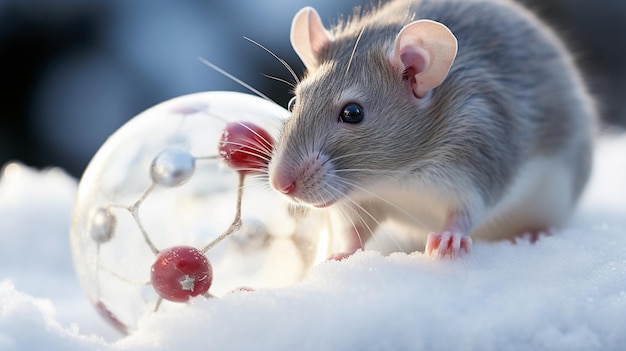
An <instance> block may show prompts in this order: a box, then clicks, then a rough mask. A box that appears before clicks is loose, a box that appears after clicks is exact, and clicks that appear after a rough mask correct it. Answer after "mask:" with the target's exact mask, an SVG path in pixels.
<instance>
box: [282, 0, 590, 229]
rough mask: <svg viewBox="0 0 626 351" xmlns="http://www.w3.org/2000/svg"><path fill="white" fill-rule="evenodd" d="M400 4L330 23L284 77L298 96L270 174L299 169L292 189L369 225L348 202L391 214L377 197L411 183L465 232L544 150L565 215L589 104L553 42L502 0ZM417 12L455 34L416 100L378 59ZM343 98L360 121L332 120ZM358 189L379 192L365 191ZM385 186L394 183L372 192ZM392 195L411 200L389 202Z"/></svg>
mask: <svg viewBox="0 0 626 351" xmlns="http://www.w3.org/2000/svg"><path fill="white" fill-rule="evenodd" d="M409 3H410V2H409V1H407V0H399V1H392V2H390V3H388V4H385V5H383V6H382V7H380V8H374V9H373V10H372V11H369V12H366V13H364V14H363V15H355V16H354V17H353V18H351V19H349V20H348V21H345V22H343V23H340V24H338V25H337V26H335V27H334V28H332V29H331V30H330V31H331V33H332V35H333V36H334V41H332V42H331V43H330V45H328V46H327V47H325V48H323V50H322V52H321V55H320V57H319V62H320V65H319V66H318V67H317V68H315V69H313V70H311V71H309V72H307V74H306V76H305V77H304V79H303V80H302V82H301V84H299V85H298V86H297V87H296V91H295V92H296V96H297V103H296V105H295V109H294V111H293V116H292V117H291V118H290V119H289V120H288V121H287V122H286V123H285V126H284V130H283V133H282V137H281V138H280V140H279V142H278V145H277V150H278V151H277V155H276V157H275V158H274V160H273V161H272V164H271V166H270V177H272V176H275V174H273V173H276V172H300V174H298V175H297V176H298V177H304V178H307V179H304V180H303V181H302V184H303V185H302V186H301V189H299V192H298V193H297V194H296V195H295V199H296V200H298V201H300V202H303V203H312V204H321V203H324V202H328V201H331V202H334V201H339V202H338V203H337V205H339V206H344V208H345V207H347V208H351V209H350V211H349V212H346V213H352V212H354V213H355V217H357V218H354V219H351V220H350V221H355V220H364V221H365V222H367V223H366V226H368V227H370V228H372V227H375V226H376V223H375V222H377V221H373V220H370V219H368V218H367V217H368V216H369V215H368V214H367V213H365V214H363V213H360V214H356V213H357V212H361V210H363V212H369V214H371V215H373V216H375V217H378V218H377V220H382V219H384V217H386V216H387V215H389V214H390V212H393V211H391V210H389V206H388V204H386V202H393V203H394V205H393V206H392V207H398V206H399V207H402V206H404V205H403V204H405V203H411V202H412V201H414V202H419V201H424V199H421V198H420V194H415V191H413V189H418V190H419V189H421V190H423V191H424V194H425V199H433V198H437V197H439V196H440V197H441V198H442V199H444V200H443V201H444V202H445V203H449V204H450V205H449V206H448V207H452V209H451V210H452V211H453V210H454V208H457V209H461V211H460V212H461V214H463V215H466V216H467V217H468V218H467V219H466V220H464V224H463V225H462V228H459V229H460V230H461V231H464V230H467V231H471V230H473V229H474V228H475V227H476V225H478V224H480V222H481V221H483V220H485V219H486V218H488V217H489V214H490V213H491V212H493V211H492V210H493V209H494V208H497V207H498V205H499V204H500V203H501V202H502V200H503V199H505V198H506V197H507V195H508V193H509V192H510V190H511V189H510V188H511V186H512V185H513V183H514V182H516V181H519V179H517V177H518V176H519V174H520V172H521V170H522V168H523V167H524V165H525V164H527V163H528V162H529V161H530V160H533V159H536V158H542V159H547V160H559V162H562V164H563V167H564V169H565V170H566V171H565V173H566V174H568V177H570V180H571V188H570V189H569V193H570V195H571V196H569V199H565V200H564V201H565V202H566V203H565V204H563V206H564V209H563V211H560V212H559V211H558V212H559V213H561V212H565V213H566V212H569V211H570V210H571V208H572V207H573V204H574V203H575V202H576V200H577V199H578V197H579V196H580V193H581V191H582V190H583V188H584V185H585V183H586V182H587V179H588V176H589V173H590V164H591V145H592V134H593V129H594V128H593V125H594V120H595V107H594V105H593V103H592V100H591V98H590V96H589V94H588V92H587V91H586V88H585V86H584V84H583V80H582V78H581V75H580V74H579V72H578V70H577V69H576V67H575V65H574V63H573V59H572V57H571V55H570V54H569V53H568V52H567V50H566V49H565V47H564V45H563V44H562V43H561V42H560V41H559V40H558V38H557V37H556V35H555V34H554V33H553V32H552V31H551V30H550V29H549V28H548V27H546V26H545V25H544V24H542V23H541V22H540V21H539V20H538V19H537V18H536V17H534V16H533V15H532V14H531V13H529V12H528V11H527V10H525V9H523V8H522V7H520V6H519V5H517V4H515V3H513V2H511V1H505V0H501V1H498V0H423V1H413V2H412V3H411V5H409ZM417 19H431V20H434V21H438V22H441V23H443V24H444V25H446V26H447V27H448V28H449V29H450V30H451V31H452V33H454V35H455V36H456V38H457V40H458V54H457V57H456V60H455V62H454V64H453V65H452V67H451V69H450V72H449V74H448V76H447V78H446V79H445V80H444V81H443V83H442V84H441V85H440V86H438V87H437V88H435V89H434V90H433V91H432V96H431V97H430V99H429V101H428V102H427V103H425V104H424V105H423V106H419V105H418V104H416V102H415V99H414V98H413V96H412V95H411V92H410V90H409V89H408V88H407V86H406V82H405V81H403V79H402V73H401V72H398V71H397V70H394V69H393V68H392V66H391V65H390V63H389V54H390V52H391V51H392V50H393V44H394V39H395V37H396V35H397V34H398V32H399V31H400V29H401V28H402V27H403V26H404V25H406V24H408V23H409V22H411V21H413V20H417ZM361 31H363V33H362V36H361V38H360V41H359V43H358V46H357V48H356V52H355V55H354V57H352V51H353V49H354V46H355V42H356V40H357V37H358V36H359V33H360V32H361ZM350 61H351V62H350ZM349 62H350V67H349V71H348V72H347V74H346V70H347V67H348V63H349ZM341 96H348V100H340V97H341ZM352 100H355V101H356V102H358V103H359V104H361V105H362V106H363V110H364V111H365V118H364V120H363V122H361V123H360V124H354V125H351V124H342V123H339V122H338V121H337V118H338V115H339V111H340V109H341V108H342V106H343V105H345V103H347V102H350V101H352ZM318 156H319V157H320V158H318ZM303 164H305V166H303ZM307 164H308V166H306V165H307ZM307 167H309V168H307ZM316 167H317V168H316ZM312 169H317V170H312ZM346 169H347V170H355V171H344V170H346ZM546 174H547V175H548V176H550V173H549V172H547V173H546ZM557 174H559V172H555V175H554V176H555V177H556V176H558V175H557ZM556 182H557V183H558V180H557V181H556ZM414 184H419V185H417V186H415V185H414ZM546 184H547V183H546ZM353 185H356V187H355V186H353ZM569 186H570V185H568V187H569ZM363 188H366V189H369V191H372V192H376V189H381V190H380V191H379V192H378V193H377V194H379V195H378V196H369V195H371V194H370V192H369V191H364V190H362V189H363ZM394 189H395V190H394ZM407 189H408V190H407ZM421 190H420V191H421ZM394 191H397V194H395V193H394ZM418 192H419V191H418ZM386 193H389V194H391V193H394V194H393V195H389V196H388V197H386V199H387V200H385V201H382V202H381V201H379V199H378V198H379V197H381V196H382V197H385V194H386ZM426 194H428V196H426ZM541 195H542V194H541V191H538V192H537V194H534V195H533V196H538V197H537V198H536V199H534V201H536V202H537V203H539V204H540V203H542V202H543V201H548V202H550V201H551V199H543V198H541ZM546 195H547V196H551V194H546ZM346 196H347V197H349V199H347V198H346ZM402 196H405V197H413V196H417V197H416V198H414V199H411V198H410V199H402V201H396V199H399V198H401V197H402ZM353 201H354V202H353ZM512 201H513V202H515V199H513V200H512ZM356 203H358V205H356ZM525 206H532V204H529V203H525ZM359 207H362V208H360V209H359ZM426 207H428V206H426ZM514 208H516V207H515V206H511V207H510V209H514ZM358 217H360V218H358ZM559 217H563V216H562V215H559ZM492 219H493V218H492ZM563 219H564V218H548V219H541V220H537V221H536V223H532V220H531V221H528V218H525V219H524V220H525V221H527V222H528V223H527V225H528V227H527V228H517V227H516V228H502V223H500V224H499V226H498V228H502V230H503V232H506V234H495V233H487V234H486V235H484V236H485V237H491V238H495V237H502V236H503V235H504V236H509V235H512V234H519V233H511V232H515V231H518V230H534V229H541V228H537V227H539V226H551V225H558V224H559V223H550V222H559V221H562V220H563ZM440 222H441V221H440ZM430 229H431V230H433V229H434V230H438V228H430ZM488 230H493V229H488ZM488 230H487V231H488ZM361 234H366V235H367V233H361ZM465 234H467V233H465Z"/></svg>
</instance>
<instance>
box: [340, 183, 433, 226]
mask: <svg viewBox="0 0 626 351" xmlns="http://www.w3.org/2000/svg"><path fill="white" fill-rule="evenodd" d="M329 176H330V177H333V178H335V180H336V181H337V182H339V183H342V184H345V185H347V186H351V187H353V188H355V189H358V190H361V191H363V192H365V193H367V194H368V195H371V196H373V197H375V198H377V199H378V200H380V201H382V202H384V203H385V204H387V205H389V206H391V207H393V208H394V209H396V210H398V211H399V212H400V213H402V214H403V215H405V216H407V217H408V218H410V219H411V220H412V221H414V222H415V223H417V224H418V225H420V226H422V227H423V228H425V229H427V230H430V231H433V228H430V226H428V225H426V224H425V223H424V222H422V221H421V220H420V219H419V218H417V217H415V216H414V215H412V214H411V213H409V212H408V211H407V210H405V209H404V208H402V207H400V206H398V205H396V204H394V203H393V202H391V201H389V200H387V199H386V198H384V197H382V196H380V195H378V194H376V193H374V192H372V191H370V190H368V189H367V188H366V187H363V186H360V185H358V184H356V183H354V182H350V181H348V180H345V179H343V178H342V177H339V176H336V175H331V174H329Z"/></svg>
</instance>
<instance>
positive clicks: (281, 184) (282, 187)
mask: <svg viewBox="0 0 626 351" xmlns="http://www.w3.org/2000/svg"><path fill="white" fill-rule="evenodd" d="M273 186H274V189H276V190H278V191H280V192H281V193H283V194H285V195H289V194H291V193H292V192H293V191H294V190H295V189H296V181H295V180H289V179H274V182H273Z"/></svg>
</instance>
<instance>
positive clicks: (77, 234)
mask: <svg viewBox="0 0 626 351" xmlns="http://www.w3.org/2000/svg"><path fill="white" fill-rule="evenodd" d="M287 115H288V112H287V111H286V110H285V109H283V108H282V107H280V106H278V105H276V104H273V103H271V102H268V101H266V100H263V99H261V98H259V97H256V96H253V95H249V94H243V93H236V92H204V93H196V94H191V95H185V96H181V97H178V98H175V99H172V100H169V101H166V102H163V103H161V104H159V105H156V106H154V107H152V108H150V109H148V110H146V111H145V112H143V113H141V114H139V115H137V116H136V117H134V118H132V119H131V120H130V121H128V122H127V123H126V124H125V125H124V126H122V127H121V128H120V129H119V130H118V131H116V132H115V133H114V134H113V135H112V136H111V137H110V138H109V139H108V140H107V141H106V142H105V143H104V144H103V145H102V147H101V148H100V150H98V152H97V153H96V155H95V156H94V157H93V159H92V160H91V162H90V164H89V166H88V167H87V169H86V171H85V173H84V175H83V177H82V178H81V180H80V183H79V187H78V193H77V198H76V202H75V207H74V212H73V217H72V226H71V245H72V254H73V259H74V265H75V268H76V272H77V274H78V277H79V280H80V282H81V285H82V286H83V288H84V290H85V291H86V293H87V295H88V297H89V298H90V299H91V301H92V302H93V304H94V306H95V307H96V309H97V310H98V311H99V312H100V314H101V315H102V316H103V318H105V319H106V320H107V321H108V322H109V323H110V324H111V325H113V326H114V327H116V328H117V329H118V330H120V331H122V332H124V333H127V332H130V331H132V330H133V329H134V328H135V327H136V323H137V320H138V319H139V318H140V317H141V316H142V315H145V314H146V313H155V312H156V313H158V311H159V310H163V309H174V308H181V306H185V304H181V303H180V302H185V301H186V300H187V297H188V298H189V299H192V298H212V297H219V296H223V295H224V294H227V293H229V292H231V291H238V290H251V289H261V288H274V287H282V286H287V285H290V284H293V283H295V282H297V281H298V280H300V279H301V278H302V277H303V276H304V275H305V274H306V273H307V272H308V270H309V268H310V267H311V266H312V265H313V264H315V263H316V262H319V261H321V260H323V259H324V258H325V255H326V254H327V250H326V247H325V245H324V244H323V243H324V238H325V237H326V236H327V234H326V228H324V226H323V223H324V220H323V219H322V218H319V216H320V215H318V214H315V213H303V212H302V211H300V210H295V209H294V208H293V207H292V205H290V204H289V203H288V202H287V201H286V200H285V199H283V198H282V197H281V196H279V195H278V194H276V193H275V192H273V191H272V190H271V189H270V188H269V185H268V182H267V181H268V174H267V162H269V159H270V157H271V147H272V145H271V143H272V140H275V138H276V137H277V136H278V131H279V128H280V125H281V124H282V122H283V120H284V119H285V118H286V117H287ZM229 133H231V134H232V133H235V134H236V133H244V134H245V133H248V134H245V135H249V136H251V137H249V138H248V137H246V138H244V139H237V138H236V137H237V135H234V136H233V135H229ZM229 137H230V139H228V138H229ZM233 140H234V141H233ZM242 140H243V141H242ZM225 150H226V151H225ZM233 150H234V151H233ZM225 152H226V154H225ZM237 152H238V154H235V153H237ZM233 155H234V156H233ZM231 156H233V157H234V160H235V161H233V160H232V159H230V160H229V157H231ZM231 158H232V157H231ZM185 255H186V256H185ZM200 256H202V257H200ZM185 257H192V258H194V259H196V261H198V262H199V265H200V266H198V268H197V270H198V272H202V274H199V275H194V274H193V272H192V273H189V272H187V271H185V269H187V268H184V266H185V265H187V266H189V265H190V263H189V262H188V260H189V259H186V258H185ZM177 260H180V262H181V263H180V264H178V261H177ZM185 260H187V261H185ZM205 260H206V263H205V262H204V261H205ZM172 264H174V265H172ZM176 264H178V265H176ZM168 265H170V266H168ZM162 267H163V268H162ZM172 267H173V268H172ZM155 272H156V273H155ZM162 272H165V273H164V274H165V276H164V275H163V274H161V275H160V276H159V275H158V273H162ZM194 272H195V271H194ZM167 274H170V275H171V274H173V278H172V277H170V276H167ZM155 275H157V278H155ZM170 278H171V279H174V283H173V285H167V284H169V283H167V282H168V281H167V279H170ZM208 278H210V280H207V279H208ZM155 282H156V283H155ZM164 282H165V283H164ZM163 284H165V285H163ZM172 289H174V290H176V291H172ZM168 293H171V294H169V295H168ZM181 294H182V295H181ZM181 296H182V297H181ZM170 297H172V298H170ZM183 308H184V307H183Z"/></svg>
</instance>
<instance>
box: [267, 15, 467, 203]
mask: <svg viewBox="0 0 626 351" xmlns="http://www.w3.org/2000/svg"><path fill="white" fill-rule="evenodd" d="M352 32H354V33H351V31H350V30H348V29H347V28H346V30H344V31H342V32H341V33H337V35H333V34H331V33H330V32H329V31H327V30H326V29H325V28H324V26H323V24H322V22H321V20H320V17H319V15H318V14H317V12H315V10H313V9H312V8H305V9H303V10H301V11H300V12H298V14H296V16H295V18H294V20H293V23H292V28H291V42H292V45H293V47H294V49H295V51H296V53H297V54H298V55H299V57H300V58H301V59H302V61H303V62H304V64H305V66H306V68H307V71H308V74H307V76H306V77H305V78H304V79H303V80H302V81H301V82H300V83H299V84H298V86H297V87H296V90H295V97H294V98H293V99H292V100H291V101H290V103H289V110H290V111H291V112H292V116H291V117H290V118H289V119H288V120H287V121H286V122H285V125H284V129H283V131H282V135H281V138H280V139H279V141H278V143H277V147H276V154H275V156H274V157H273V159H272V161H271V163H270V184H271V186H272V187H273V188H274V189H276V190H278V191H280V192H282V193H284V194H286V195H288V196H289V197H290V198H292V199H293V200H295V201H297V202H300V203H303V204H307V205H311V206H314V207H325V206H328V205H330V204H333V203H335V202H336V201H338V200H341V199H342V198H344V197H345V196H346V195H349V194H350V193H351V192H353V191H356V190H359V189H361V190H362V189H363V187H364V186H367V185H369V184H371V183H375V182H377V181H380V180H382V179H384V178H388V177H393V176H396V175H399V174H400V172H401V171H402V170H406V169H409V168H410V167H411V165H413V164H415V160H416V158H418V157H419V151H416V150H418V146H419V145H417V144H420V143H421V140H423V141H424V143H427V142H426V141H427V138H426V134H427V133H428V132H429V131H428V129H429V128H428V126H427V125H426V124H425V123H426V122H425V121H424V119H425V117H426V116H425V115H427V114H428V109H429V99H430V96H431V91H432V89H434V88H435V87H437V86H439V85H440V84H441V82H443V80H444V79H445V77H446V75H447V73H448V71H449V69H450V66H451V65H452V62H453V60H454V57H455V55H456V48H457V43H456V39H455V37H454V36H453V35H452V33H451V32H450V31H449V30H448V28H446V27H445V26H444V25H442V24H440V23H437V22H433V21H429V20H420V21H415V22H412V23H410V24H409V25H407V26H405V27H403V28H402V27H400V26H398V25H394V24H389V25H387V26H382V25H375V24H373V25H372V26H371V28H364V29H359V28H356V29H355V30H352ZM431 132H432V131H431ZM421 135H424V137H421Z"/></svg>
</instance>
